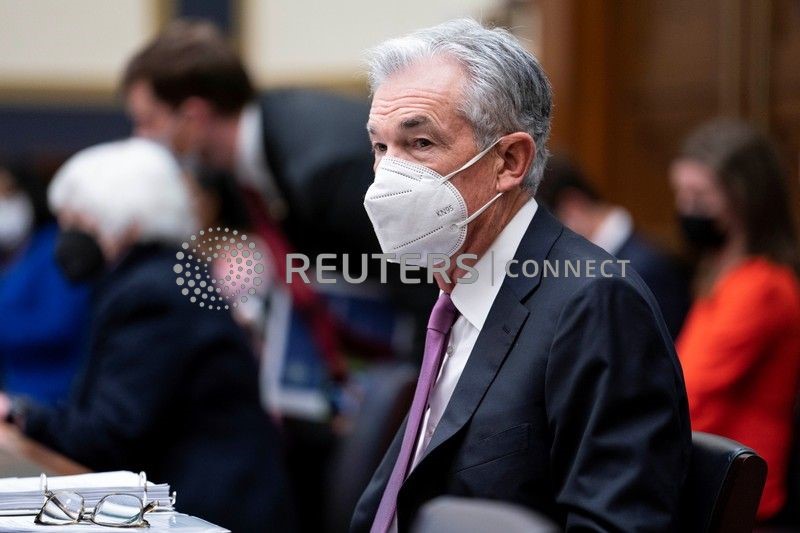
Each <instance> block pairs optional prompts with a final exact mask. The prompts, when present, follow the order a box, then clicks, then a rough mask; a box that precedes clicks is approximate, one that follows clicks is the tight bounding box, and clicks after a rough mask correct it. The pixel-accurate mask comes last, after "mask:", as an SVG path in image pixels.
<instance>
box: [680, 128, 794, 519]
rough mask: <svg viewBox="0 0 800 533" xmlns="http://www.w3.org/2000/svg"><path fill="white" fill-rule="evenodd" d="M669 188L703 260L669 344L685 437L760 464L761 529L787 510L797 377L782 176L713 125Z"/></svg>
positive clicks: (747, 141)
mask: <svg viewBox="0 0 800 533" xmlns="http://www.w3.org/2000/svg"><path fill="white" fill-rule="evenodd" d="M670 180H671V183H672V187H673V189H674V191H675V199H676V206H677V210H678V215H679V220H680V224H681V228H682V231H683V234H684V237H685V239H686V241H687V243H688V244H689V245H690V246H691V247H692V248H693V250H694V251H695V253H697V254H698V258H699V265H698V270H697V277H696V280H695V289H696V299H695V301H694V305H693V306H692V308H691V310H690V312H689V315H688V317H687V319H686V324H685V325H684V328H683V330H682V332H681V334H680V336H679V337H678V339H677V343H676V346H677V350H678V355H679V357H680V359H681V363H682V365H683V371H684V375H685V379H686V389H687V392H688V395H689V408H690V414H691V420H692V429H694V430H696V431H706V432H710V433H716V434H718V435H723V436H726V437H729V438H732V439H734V440H736V441H739V442H741V443H743V444H745V445H746V446H750V447H752V448H753V449H754V450H755V451H756V452H758V453H759V455H761V456H762V457H764V459H765V460H766V461H767V463H768V466H769V471H768V474H767V483H766V487H765V489H764V494H763V497H762V499H761V504H760V507H759V511H758V518H759V519H760V520H765V519H768V518H770V517H772V516H774V515H775V513H777V512H778V511H779V510H780V509H781V507H782V506H783V504H784V501H785V498H786V486H785V482H786V473H787V464H788V459H789V457H788V455H789V449H790V442H791V438H792V420H793V408H794V405H795V401H796V398H797V391H798V376H799V375H800V285H799V284H798V277H797V275H798V265H799V263H798V253H799V250H798V241H797V234H796V230H795V227H794V225H793V222H792V217H791V213H790V209H789V205H788V200H787V199H788V192H787V187H786V184H785V183H784V175H783V172H782V170H781V168H780V164H779V161H778V158H777V155H776V153H775V151H774V149H773V147H772V146H771V145H770V143H769V141H768V140H767V139H766V138H765V137H764V136H763V135H761V134H760V133H758V132H757V131H755V130H754V129H753V128H752V127H750V126H749V125H746V124H744V123H740V122H736V121H732V120H723V119H718V120H715V121H713V122H710V123H707V124H705V125H703V126H702V127H700V128H699V129H697V130H696V131H695V132H694V133H692V134H691V135H690V136H689V138H688V139H687V140H686V142H685V144H684V146H683V149H682V151H681V152H680V154H679V156H678V157H677V159H676V160H675V161H674V163H673V164H672V168H671V170H670Z"/></svg>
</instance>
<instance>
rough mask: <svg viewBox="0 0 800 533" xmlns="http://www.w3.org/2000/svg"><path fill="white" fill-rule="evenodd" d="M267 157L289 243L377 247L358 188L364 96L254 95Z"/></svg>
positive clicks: (321, 248) (365, 154)
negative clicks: (283, 203) (284, 210)
mask: <svg viewBox="0 0 800 533" xmlns="http://www.w3.org/2000/svg"><path fill="white" fill-rule="evenodd" d="M261 112H262V123H263V127H264V130H263V138H264V152H265V155H266V160H267V165H268V166H269V169H270V172H271V173H272V175H273V176H274V178H275V182H276V184H277V186H278V189H279V191H280V192H281V194H282V195H283V196H284V199H285V200H286V203H287V207H288V213H287V218H286V220H285V221H284V223H283V228H284V231H285V232H286V234H287V235H288V237H289V240H290V241H291V242H292V244H293V245H294V247H295V248H296V249H297V250H299V251H302V252H305V253H307V254H309V255H312V256H313V255H316V254H318V253H320V252H337V253H343V252H349V253H356V254H359V253H370V252H380V247H379V246H378V241H377V239H376V237H375V234H374V232H373V231H372V225H371V224H370V222H369V218H368V217H367V214H366V211H365V210H364V205H363V203H364V195H365V194H366V192H367V188H369V186H370V184H371V183H372V180H373V177H374V173H373V170H372V164H373V155H372V151H371V149H370V143H369V137H368V136H367V130H366V124H367V118H368V117H369V105H368V104H367V102H366V101H360V100H354V99H348V98H343V97H341V96H337V95H334V94H330V93H326V92H321V91H313V90H305V89H283V90H273V91H267V92H266V93H264V94H263V96H262V98H261Z"/></svg>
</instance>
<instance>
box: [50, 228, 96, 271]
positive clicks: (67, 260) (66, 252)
mask: <svg viewBox="0 0 800 533" xmlns="http://www.w3.org/2000/svg"><path fill="white" fill-rule="evenodd" d="M56 263H58V266H60V267H61V270H62V271H63V272H64V276H65V277H66V278H67V279H68V280H70V281H71V282H73V283H81V282H84V281H91V280H95V279H97V278H98V277H100V275H102V274H103V272H104V271H105V269H106V261H105V258H104V257H103V251H102V250H101V249H100V245H99V244H98V243H97V240H96V239H95V238H94V237H92V236H91V235H89V234H88V233H86V232H83V231H79V230H66V231H62V232H61V233H59V235H58V239H57V240H56Z"/></svg>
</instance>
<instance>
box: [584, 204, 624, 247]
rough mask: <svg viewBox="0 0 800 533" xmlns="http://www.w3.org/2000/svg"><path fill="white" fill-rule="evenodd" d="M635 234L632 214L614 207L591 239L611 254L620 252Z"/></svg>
mask: <svg viewBox="0 0 800 533" xmlns="http://www.w3.org/2000/svg"><path fill="white" fill-rule="evenodd" d="M632 232H633V219H632V218H631V214H630V213H629V212H628V211H627V210H625V209H623V208H622V207H614V208H613V209H612V210H611V211H610V212H609V213H608V215H606V218H605V219H604V220H603V222H601V223H600V226H599V227H598V228H597V230H596V231H595V232H594V234H593V235H592V238H591V239H590V240H591V241H592V242H593V243H594V244H596V245H597V246H599V247H600V248H602V249H603V250H605V251H606V252H608V253H610V254H611V255H614V254H616V253H617V252H619V250H620V248H622V245H623V244H625V241H627V240H628V238H629V237H630V236H631V233H632Z"/></svg>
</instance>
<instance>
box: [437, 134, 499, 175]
mask: <svg viewBox="0 0 800 533" xmlns="http://www.w3.org/2000/svg"><path fill="white" fill-rule="evenodd" d="M499 142H500V139H497V140H496V141H495V142H493V143H492V144H490V145H489V146H487V147H486V148H485V149H483V150H482V151H480V152H478V154H477V155H476V156H475V157H473V158H472V159H470V160H469V161H467V162H466V163H464V164H463V165H461V167H459V168H458V169H456V170H454V171H453V172H451V173H450V174H448V175H447V176H444V177H443V178H442V181H449V180H450V178H452V177H453V176H455V175H456V174H458V173H459V172H461V171H462V170H466V169H468V168H469V167H471V166H472V165H474V164H475V163H476V162H477V161H478V160H479V159H480V158H481V157H483V156H485V155H486V154H487V153H489V150H491V149H492V148H494V147H495V146H496V145H497V143H499Z"/></svg>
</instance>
